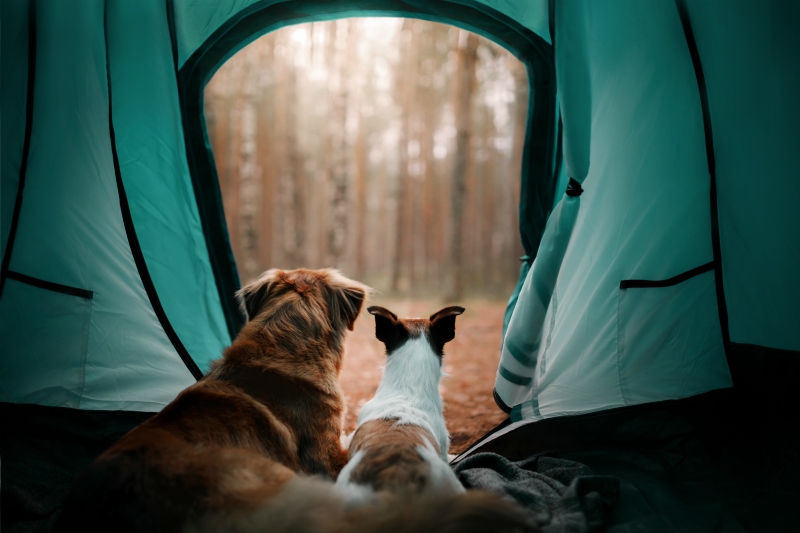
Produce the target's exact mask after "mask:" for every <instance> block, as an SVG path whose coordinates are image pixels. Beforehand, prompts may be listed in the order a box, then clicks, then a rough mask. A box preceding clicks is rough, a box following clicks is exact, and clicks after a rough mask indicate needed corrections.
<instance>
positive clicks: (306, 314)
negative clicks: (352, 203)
mask: <svg viewBox="0 0 800 533" xmlns="http://www.w3.org/2000/svg"><path fill="white" fill-rule="evenodd" d="M367 291H368V289H367V287H366V286H364V285H362V284H360V283H357V282H355V281H352V280H349V279H347V278H345V277H344V276H343V275H341V274H340V273H339V272H337V271H335V270H318V271H312V270H295V271H288V272H284V271H280V270H270V271H268V272H266V273H265V274H264V275H263V276H262V277H261V278H260V279H259V280H258V281H256V282H255V283H252V284H250V285H248V286H247V287H245V288H243V289H242V290H241V291H239V293H238V294H237V296H238V298H239V300H240V302H241V305H242V307H243V309H244V310H245V311H246V313H247V316H248V318H249V321H248V322H247V324H246V325H245V326H244V327H243V328H242V330H241V332H240V333H239V335H238V337H237V338H236V339H235V341H234V342H233V344H232V345H231V346H230V347H229V348H227V349H226V350H225V352H224V355H223V357H222V358H221V359H219V360H217V361H215V362H214V363H213V364H212V366H211V370H210V371H209V372H208V374H206V376H204V377H203V378H202V379H201V380H200V381H198V382H197V383H196V384H195V385H192V386H190V387H189V388H187V389H186V390H184V391H183V392H182V393H181V394H180V395H178V397H177V398H176V399H175V400H174V401H173V402H172V403H170V404H169V405H167V406H166V407H165V408H164V410H163V411H161V412H160V413H158V414H157V415H155V416H154V417H153V418H151V419H150V420H148V421H147V422H145V423H144V424H142V425H141V426H139V427H137V428H136V429H134V430H132V431H131V432H130V433H128V434H127V435H125V437H123V438H122V439H120V440H119V441H118V442H117V443H116V444H114V445H113V446H112V447H111V448H110V449H109V450H107V451H106V452H105V453H103V454H102V455H101V456H100V457H99V458H98V459H97V460H96V461H95V462H94V463H93V464H92V465H91V466H90V467H89V468H88V469H87V470H86V471H85V472H84V473H83V474H82V475H81V476H80V477H79V478H78V480H77V481H76V483H75V485H74V486H73V489H72V491H71V493H70V495H69V496H68V498H67V500H66V502H65V505H64V508H63V509H62V512H61V514H60V516H59V518H58V520H57V523H56V527H55V529H56V530H57V531H82V532H89V531H98V532H109V531H130V532H147V533H155V532H163V531H181V530H187V529H189V530H195V529H217V528H218V529H221V530H227V529H230V528H231V527H232V528H233V529H249V527H252V526H254V525H255V524H252V523H250V524H246V523H242V520H244V521H245V522H247V517H252V514H253V513H256V511H257V510H261V512H262V513H263V512H265V502H269V501H272V500H274V501H276V502H277V501H280V500H284V501H286V499H287V498H289V497H291V498H293V499H294V500H295V501H296V500H297V499H298V491H296V490H284V489H285V488H286V489H290V488H291V487H292V486H293V483H292V481H293V478H294V477H295V473H296V472H302V473H307V474H321V475H323V476H325V477H328V478H335V477H336V475H337V474H338V473H339V471H340V470H341V468H342V467H343V466H344V465H345V463H347V451H346V450H343V449H342V447H341V444H340V441H339V438H340V434H341V429H342V423H341V420H342V412H343V410H344V401H343V398H342V392H341V390H340V388H339V384H338V381H337V378H338V375H339V369H340V368H341V364H342V356H343V340H344V334H345V333H346V330H347V329H351V330H352V328H353V323H354V321H355V320H356V317H357V316H358V314H359V312H360V310H361V306H362V303H363V301H364V299H365V296H366V293H367ZM306 482H307V483H308V487H309V490H312V492H313V488H314V487H315V486H316V487H318V492H320V493H325V492H326V491H327V490H328V488H327V487H322V488H319V486H320V485H321V484H320V483H318V482H313V481H309V480H306ZM295 484H296V483H295ZM301 492H302V491H301ZM290 495H291V496H290ZM321 499H322V500H325V498H324V497H323V498H321ZM319 504H320V505H323V506H325V505H327V504H323V503H322V502H319ZM267 513H268V514H270V512H269V510H267ZM272 514H274V513H272ZM242 517H245V518H244V519H243V518H242ZM273 525H275V524H273ZM259 527H260V526H259ZM287 528H288V529H287ZM271 529H272V528H270V530H271ZM283 529H287V530H291V526H290V525H288V524H287V525H286V526H285V528H283Z"/></svg>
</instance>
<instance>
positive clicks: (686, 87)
mask: <svg viewBox="0 0 800 533" xmlns="http://www.w3.org/2000/svg"><path fill="white" fill-rule="evenodd" d="M556 9H557V11H556V20H557V26H556V27H557V32H556V35H557V37H556V58H557V67H558V74H559V77H558V82H559V88H560V91H559V94H560V95H561V108H562V117H563V122H564V157H565V167H566V171H567V173H568V174H574V177H575V179H576V180H577V181H579V182H583V184H584V187H585V189H586V192H585V193H584V194H583V195H582V196H581V201H582V207H581V209H580V212H579V213H578V215H577V219H576V222H575V227H574V229H573V230H572V232H571V233H569V234H567V235H566V236H565V237H564V238H566V239H568V240H569V244H568V246H566V252H565V254H564V258H563V262H562V263H561V268H560V272H559V273H558V274H557V281H556V282H555V288H554V289H553V296H552V298H551V299H549V301H548V299H547V298H545V299H544V300H543V301H541V302H540V301H538V300H536V301H533V300H535V299H532V300H531V301H528V302H525V301H524V299H523V296H522V295H521V296H520V300H519V301H518V302H517V306H516V310H515V315H516V314H517V313H518V312H519V313H520V314H521V315H523V314H524V313H528V314H529V313H530V312H531V311H529V310H530V309H532V308H535V307H536V306H540V305H542V304H543V305H544V306H545V308H546V309H547V313H546V315H545V316H544V318H543V320H542V319H541V318H537V319H536V321H531V319H526V320H524V322H526V323H528V324H530V326H531V327H530V328H529V329H524V328H520V329H519V332H518V333H515V331H514V329H513V328H512V325H513V324H514V321H515V316H512V318H511V325H510V326H509V330H508V332H507V333H506V338H505V341H504V356H503V359H502V360H501V367H500V369H499V371H498V378H497V382H496V387H495V388H496V393H497V394H498V396H499V397H500V399H501V400H502V402H503V403H505V404H506V405H507V406H508V407H517V409H516V411H512V419H513V418H514V417H520V418H528V419H530V418H542V417H551V416H559V415H567V414H578V413H584V412H591V411H598V410H602V409H608V408H613V407H620V406H625V405H635V404H638V403H645V402H649V401H655V400H660V399H675V398H684V397H689V396H693V395H696V394H700V393H703V392H706V391H709V390H713V389H717V388H724V387H729V386H731V384H732V382H731V377H730V373H729V370H728V368H727V361H726V358H725V352H724V348H723V337H722V334H721V331H720V326H719V317H718V312H717V311H718V310H717V297H716V292H715V287H714V278H713V275H710V274H705V275H704V276H698V277H697V278H696V279H692V280H690V281H687V282H686V284H684V285H682V286H675V287H652V288H636V289H622V288H621V286H620V285H621V282H622V281H623V280H627V279H641V280H654V281H656V280H666V279H669V278H672V277H673V276H677V275H679V274H681V273H683V272H686V271H689V270H691V269H693V268H695V267H697V266H699V265H704V264H706V263H708V262H709V261H711V260H713V253H712V243H711V225H710V211H709V205H710V202H709V178H708V173H707V170H706V152H705V150H704V136H703V121H702V113H701V109H700V101H699V98H698V88H697V81H696V78H695V74H694V71H693V67H692V62H691V60H690V58H689V53H688V50H687V47H686V40H685V37H684V34H683V31H682V28H681V23H680V20H679V17H678V12H677V10H676V8H675V4H674V3H669V2H661V3H652V4H643V3H638V2H629V3H623V2H618V3H614V4H613V5H612V4H591V5H590V4H579V3H564V4H558V5H557V7H556ZM560 9H563V10H564V11H563V12H562V11H560ZM620 9H622V10H624V12H625V13H626V17H620V16H619V12H620ZM630 20H635V21H636V23H635V24H631V23H630ZM562 42H567V43H571V44H569V45H565V46H563V47H561V46H559V43H562ZM631 43H636V46H632V45H631ZM584 176H585V177H584ZM543 242H545V241H544V240H543ZM562 246H563V244H562ZM528 277H529V278H533V279H532V281H531V282H530V284H531V286H532V287H537V286H543V285H544V286H546V285H548V282H547V281H546V279H550V277H549V276H548V277H547V278H546V279H542V278H537V276H536V268H535V265H534V268H532V269H531V272H530V273H529V274H528ZM523 291H524V288H523ZM531 292H532V294H536V295H537V296H538V295H540V294H541V292H542V291H538V292H537V291H531ZM541 314H543V312H542V311H541V309H540V310H539V311H537V312H535V313H533V315H531V316H534V315H535V316H537V317H540V316H541ZM542 339H546V341H547V342H541V340H542ZM506 347H511V350H510V351H509V353H513V352H514V350H515V349H517V351H520V349H521V351H523V352H524V353H525V355H526V356H527V357H525V359H526V360H527V361H528V362H531V363H532V362H535V363H536V368H535V369H530V370H529V371H528V372H527V373H522V374H520V372H522V370H523V368H522V367H519V366H518V367H515V370H517V371H519V372H514V371H513V370H512V369H510V368H508V367H509V366H511V367H513V365H514V361H513V360H514V358H513V357H510V356H509V357H506V355H505V354H506V351H507V349H506ZM517 362H518V361H517ZM503 363H507V366H506V368H505V370H506V372H504V367H503V366H502V364H503ZM523 377H525V378H528V379H523Z"/></svg>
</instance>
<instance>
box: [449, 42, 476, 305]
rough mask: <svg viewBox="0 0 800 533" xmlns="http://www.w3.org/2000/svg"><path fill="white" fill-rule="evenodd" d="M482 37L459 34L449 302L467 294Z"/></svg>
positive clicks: (455, 79) (455, 76)
mask: <svg viewBox="0 0 800 533" xmlns="http://www.w3.org/2000/svg"><path fill="white" fill-rule="evenodd" d="M477 49H478V37H477V36H476V35H475V34H474V33H469V32H467V31H465V30H459V37H458V59H457V62H456V71H455V75H454V83H455V87H454V93H455V98H454V105H453V110H454V112H455V121H456V154H455V161H454V164H453V174H452V181H451V187H452V189H451V197H452V221H451V227H450V261H449V263H450V275H451V283H450V287H449V291H448V295H447V296H448V300H450V301H457V300H460V299H461V298H462V297H463V294H464V272H463V271H464V268H463V266H464V265H463V262H464V258H463V253H462V250H463V242H464V196H465V189H466V174H467V165H468V163H469V159H470V157H471V154H470V126H471V124H470V122H471V121H470V118H471V116H470V102H471V100H472V92H473V87H474V80H475V63H476V60H477Z"/></svg>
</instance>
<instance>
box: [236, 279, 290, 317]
mask: <svg viewBox="0 0 800 533" xmlns="http://www.w3.org/2000/svg"><path fill="white" fill-rule="evenodd" d="M280 274H282V271H281V270H279V269H277V268H273V269H271V270H267V271H266V272H264V273H263V274H261V277H259V278H258V279H257V280H255V281H254V282H252V283H249V284H248V285H245V286H244V287H242V288H241V289H239V290H238V291H236V300H237V301H238V302H239V309H241V310H242V312H243V313H245V314H246V315H247V320H252V319H253V318H255V316H256V315H258V313H259V311H261V309H263V308H264V304H265V303H266V302H267V300H268V299H269V296H270V293H271V292H272V289H273V288H274V287H275V282H276V281H277V279H278V277H279V275H280Z"/></svg>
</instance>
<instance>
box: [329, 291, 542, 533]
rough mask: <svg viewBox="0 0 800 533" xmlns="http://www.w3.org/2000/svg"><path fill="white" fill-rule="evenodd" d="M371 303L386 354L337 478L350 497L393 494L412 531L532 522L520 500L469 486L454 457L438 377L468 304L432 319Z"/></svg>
mask: <svg viewBox="0 0 800 533" xmlns="http://www.w3.org/2000/svg"><path fill="white" fill-rule="evenodd" d="M367 311H368V312H369V313H370V314H372V315H374V316H375V336H376V337H377V338H378V340H380V341H381V342H383V343H384V344H385V346H386V355H387V362H386V366H385V367H384V373H383V378H382V380H381V383H380V385H379V386H378V390H377V391H376V393H375V396H374V397H373V398H372V399H371V400H370V401H368V402H367V403H365V404H364V406H363V407H362V408H361V411H360V412H359V415H358V426H357V428H356V431H355V432H354V433H353V435H352V437H351V438H350V439H351V440H350V442H349V455H350V461H349V462H348V464H347V465H346V466H345V467H344V469H342V471H341V473H340V474H339V477H338V479H337V481H336V484H337V486H338V487H340V489H342V491H343V492H344V493H346V494H347V497H348V499H349V501H350V502H351V505H358V504H363V502H370V501H374V500H375V498H376V497H377V498H380V496H381V495H382V494H386V493H388V494H392V495H394V496H395V497H397V499H396V500H395V507H396V508H398V509H401V511H396V513H397V514H398V516H399V515H403V516H404V518H403V520H404V521H405V523H406V524H408V525H409V527H408V529H407V531H453V532H477V531H481V532H483V531H486V532H490V531H493V532H494V531H497V532H499V531H528V530H530V528H531V527H532V526H531V523H530V522H529V518H528V517H527V515H526V514H525V513H524V512H523V511H522V510H521V509H520V508H518V507H516V506H515V505H513V504H511V503H510V502H509V501H506V500H505V499H501V498H500V497H498V496H496V495H494V494H492V493H489V492H484V491H469V492H466V491H465V490H464V487H463V485H461V483H460V482H459V481H458V478H457V477H456V475H455V473H454V472H453V470H452V469H451V468H450V465H449V464H448V463H447V452H448V448H449V445H450V436H449V434H448V432H447V427H446V423H445V419H444V413H443V406H442V398H441V395H440V394H439V384H440V382H441V379H442V375H443V374H442V357H443V355H444V345H445V344H446V343H447V342H450V341H451V340H453V339H454V338H455V323H456V317H457V316H458V315H461V314H462V313H463V312H464V308H463V307H456V306H453V307H446V308H444V309H442V310H440V311H438V312H436V313H434V314H433V315H431V316H430V318H428V319H423V318H406V319H398V318H397V315H395V314H394V313H392V312H391V311H389V310H388V309H385V308H383V307H378V306H373V307H369V308H368V309H367ZM411 524H416V525H415V526H413V527H412V526H411ZM386 529H387V530H390V529H391V527H387V528H386ZM403 531H405V530H403Z"/></svg>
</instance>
